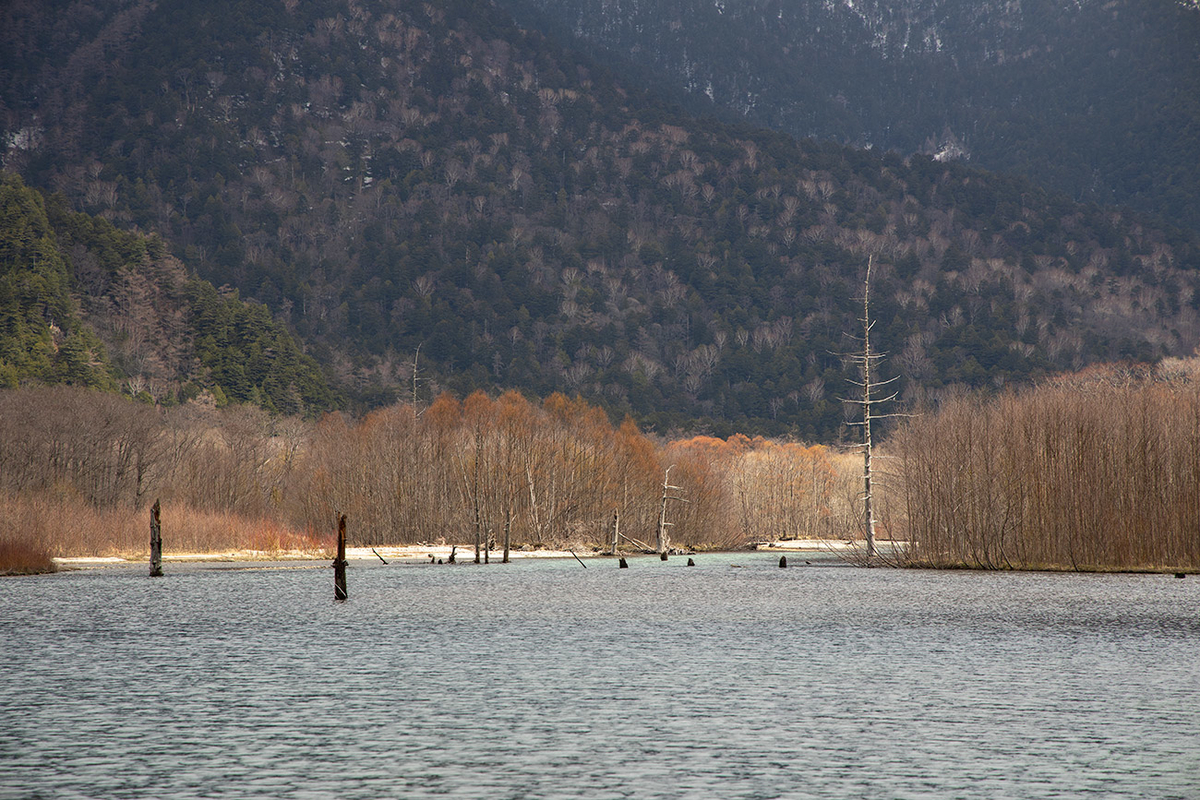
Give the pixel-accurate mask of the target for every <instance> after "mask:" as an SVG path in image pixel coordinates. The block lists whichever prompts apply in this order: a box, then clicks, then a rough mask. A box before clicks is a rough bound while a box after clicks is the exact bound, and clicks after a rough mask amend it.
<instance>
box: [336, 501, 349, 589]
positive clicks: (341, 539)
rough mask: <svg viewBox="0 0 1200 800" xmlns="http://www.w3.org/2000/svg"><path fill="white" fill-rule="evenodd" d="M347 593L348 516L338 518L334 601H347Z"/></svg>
mask: <svg viewBox="0 0 1200 800" xmlns="http://www.w3.org/2000/svg"><path fill="white" fill-rule="evenodd" d="M347 597H349V593H348V592H347V591H346V515H345V514H341V515H340V516H338V544H337V557H336V558H335V559H333V599H334V600H345V599H346V598H347Z"/></svg>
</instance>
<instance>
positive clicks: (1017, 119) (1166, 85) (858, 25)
mask: <svg viewBox="0 0 1200 800" xmlns="http://www.w3.org/2000/svg"><path fill="white" fill-rule="evenodd" d="M503 3H504V5H506V6H507V7H510V8H512V9H514V12H515V13H516V14H517V15H518V18H519V19H521V20H522V21H523V22H526V23H527V24H532V25H536V26H538V27H541V28H543V29H546V30H551V31H554V32H555V33H556V34H558V35H559V36H560V37H561V38H562V39H564V40H566V41H573V42H575V43H577V44H579V45H582V46H586V47H590V49H591V50H592V51H593V52H595V54H596V56H597V57H598V58H602V59H603V60H604V61H605V62H606V63H609V64H612V65H620V69H621V71H622V72H623V73H625V74H632V75H637V76H638V77H639V78H640V79H641V80H643V81H646V82H649V83H652V84H654V85H656V86H660V87H664V91H666V88H665V87H671V88H672V89H673V90H674V91H673V93H672V95H671V96H673V97H677V98H678V99H679V100H680V102H682V103H684V104H685V105H686V106H688V107H689V108H692V109H694V110H698V111H702V112H707V113H718V112H724V113H725V114H727V115H730V116H736V117H739V118H743V119H747V120H751V121H753V122H755V123H756V124H761V125H766V126H769V127H772V128H775V129H777V130H781V131H785V132H788V133H790V134H792V135H795V136H798V137H804V136H814V137H818V138H822V139H831V140H833V141H839V142H844V143H848V144H854V145H856V146H859V147H874V148H876V149H881V150H889V149H894V150H897V151H899V152H901V153H915V152H923V153H927V154H929V155H935V156H937V157H939V158H947V159H969V160H970V162H971V163H972V164H977V165H979V166H982V167H985V168H987V169H990V170H995V171H999V172H1009V173H1017V174H1022V175H1026V176H1028V177H1030V178H1032V179H1034V180H1036V181H1038V182H1039V183H1041V184H1042V185H1044V186H1047V187H1051V188H1054V189H1057V190H1059V191H1063V192H1066V193H1067V194H1069V195H1070V196H1071V197H1073V198H1075V199H1078V200H1085V201H1088V202H1097V203H1106V204H1113V203H1118V204H1122V205H1127V206H1130V207H1134V208H1137V209H1140V210H1143V211H1150V212H1153V213H1156V214H1159V215H1161V216H1163V217H1164V218H1167V219H1171V220H1174V221H1175V222H1177V223H1179V224H1183V225H1186V226H1189V227H1191V228H1192V229H1193V230H1196V229H1200V199H1198V198H1197V196H1196V191H1195V187H1196V186H1197V184H1198V183H1200V173H1198V172H1197V169H1200V167H1198V166H1197V165H1200V8H1197V6H1196V4H1195V3H1191V2H1177V0H1084V1H1083V2H1078V1H1077V0H1032V1H1030V0H1025V2H1000V0H966V2H957V3H945V2H939V0H887V1H886V2H883V1H882V0H855V2H836V3H835V2H824V3H821V2H814V1H813V0H808V1H807V2H805V1H804V0H800V1H799V2H790V3H789V2H780V0H736V1H735V2H711V0H503Z"/></svg>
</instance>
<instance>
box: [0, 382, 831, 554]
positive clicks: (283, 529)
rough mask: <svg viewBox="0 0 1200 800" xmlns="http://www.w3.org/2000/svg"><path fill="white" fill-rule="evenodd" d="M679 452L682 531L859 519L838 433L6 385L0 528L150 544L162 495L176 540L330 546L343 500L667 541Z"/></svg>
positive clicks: (90, 548) (468, 533) (559, 412)
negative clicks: (290, 413)
mask: <svg viewBox="0 0 1200 800" xmlns="http://www.w3.org/2000/svg"><path fill="white" fill-rule="evenodd" d="M672 465H673V466H674V471H673V472H672V473H671V483H672V484H675V485H677V486H679V487H680V488H679V490H678V492H676V494H678V495H679V496H680V497H681V498H682V499H683V500H684V501H686V502H672V503H671V505H670V508H669V510H668V518H669V521H670V523H671V528H670V538H671V543H672V545H673V546H675V547H685V548H706V547H721V548H727V547H733V546H736V545H739V544H742V543H744V542H747V541H749V540H752V539H771V538H803V537H814V536H821V537H826V536H846V535H849V532H850V531H851V530H852V528H853V519H852V517H851V516H849V515H847V514H846V513H844V512H845V510H847V509H848V508H849V504H848V503H847V502H846V500H845V495H846V490H845V487H844V486H843V485H842V483H843V481H839V479H837V478H836V477H835V472H836V470H835V468H834V465H833V461H832V460H831V458H830V455H829V454H828V453H827V452H826V451H825V449H824V448H820V447H813V448H806V447H804V446H803V445H793V444H778V443H773V442H769V441H766V440H762V439H756V440H753V441H751V440H749V439H746V438H745V437H734V438H732V439H730V440H729V441H722V440H719V439H709V438H698V439H693V440H689V441H687V442H680V443H675V444H666V445H665V444H662V443H659V442H656V441H654V440H652V439H651V438H649V437H647V436H645V435H643V434H642V433H640V432H639V431H638V429H637V427H636V426H635V425H634V424H633V423H632V422H628V421H627V422H626V423H624V424H622V425H619V426H618V425H613V424H612V423H611V422H610V421H609V419H608V418H607V417H606V416H605V415H604V413H603V412H602V411H600V410H599V409H598V408H596V407H593V406H591V405H589V404H588V403H586V402H584V401H582V400H578V399H576V400H571V399H568V398H566V397H564V396H563V395H559V394H556V395H552V396H551V397H550V398H548V399H547V400H546V401H545V402H543V403H541V404H535V403H532V402H530V401H529V400H527V399H525V398H524V397H523V396H522V395H520V394H518V393H516V392H508V393H506V394H504V395H501V396H500V397H499V398H496V399H493V398H490V397H488V396H486V395H484V394H483V393H475V394H473V395H471V396H470V397H468V398H466V399H465V400H462V401H459V400H457V399H454V398H453V397H450V396H442V397H440V398H438V399H437V400H436V401H435V402H434V403H433V404H432V405H430V406H429V407H428V408H418V407H416V406H413V405H409V404H399V405H395V406H392V407H390V408H385V409H381V410H378V411H375V412H372V413H371V414H369V415H367V416H366V417H364V418H362V419H360V420H351V419H348V418H346V417H344V416H342V415H337V414H333V415H329V416H327V417H326V418H324V419H323V420H321V421H320V422H317V423H308V422H304V421H301V420H298V419H291V418H278V417H274V418H273V417H270V416H268V415H267V414H265V413H263V412H261V411H259V410H256V409H253V408H250V407H233V408H227V409H223V410H218V409H215V408H213V407H211V406H204V405H199V404H188V405H185V406H182V407H176V408H171V409H162V408H155V407H153V406H148V405H144V404H140V403H134V402H132V401H129V400H125V399H122V398H119V397H116V396H114V395H108V394H102V393H98V392H92V391H87V390H81V389H73V388H67V387H58V388H39V389H25V390H14V391H7V392H0V526H3V528H4V529H5V530H8V531H14V532H23V533H22V535H23V536H24V537H25V538H26V539H32V540H35V541H37V542H39V543H41V544H43V545H44V546H45V547H46V548H47V549H48V550H49V551H50V552H51V553H52V554H54V555H93V554H97V555H102V554H111V553H140V552H142V551H144V550H145V549H146V547H147V542H148V537H147V532H146V518H145V513H144V512H145V510H146V507H147V506H148V504H149V503H150V502H152V501H153V500H154V499H155V498H160V499H161V500H162V503H163V525H164V531H165V533H164V536H165V537H166V540H167V542H168V549H169V550H170V549H175V550H176V551H177V552H178V551H179V550H195V551H221V550H230V549H257V550H276V549H319V548H321V547H322V546H324V544H325V539H326V538H327V537H328V535H329V532H330V531H331V530H332V526H333V521H334V520H335V519H336V518H337V515H338V514H345V515H346V516H347V517H348V518H349V520H350V527H351V539H352V542H353V543H357V544H361V545H366V544H406V543H417V542H434V541H438V540H444V541H446V542H451V543H456V544H468V543H471V542H472V541H474V540H475V539H476V537H478V539H479V540H480V541H482V542H484V543H491V545H492V546H493V547H496V548H499V547H501V546H502V545H503V543H504V541H506V540H508V541H511V544H512V546H513V547H517V546H520V545H532V546H554V545H558V546H561V545H571V546H578V547H598V548H603V549H607V547H608V546H609V545H610V543H611V541H612V531H613V526H614V523H619V530H620V532H621V534H622V536H623V537H624V538H622V540H621V546H622V547H625V548H632V549H636V548H637V545H636V544H635V543H638V542H640V543H646V544H647V546H650V544H649V543H651V542H653V541H654V539H655V533H656V529H657V525H658V517H659V511H660V504H661V493H662V483H663V478H664V472H665V470H666V468H667V467H669V466H672ZM838 509H841V511H839V510H838ZM840 525H844V526H845V527H846V528H847V530H846V531H839V530H838V527H839V526H840ZM6 535H7V534H6ZM14 535H15V534H14Z"/></svg>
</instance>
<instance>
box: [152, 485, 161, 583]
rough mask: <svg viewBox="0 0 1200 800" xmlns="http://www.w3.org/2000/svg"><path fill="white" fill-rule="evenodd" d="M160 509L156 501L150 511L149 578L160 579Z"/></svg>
mask: <svg viewBox="0 0 1200 800" xmlns="http://www.w3.org/2000/svg"><path fill="white" fill-rule="evenodd" d="M161 511H162V507H161V506H160V505H159V504H158V500H155V501H154V507H153V508H151V509H150V577H151V578H161V577H162V574H163V571H162V517H161V516H160V514H161Z"/></svg>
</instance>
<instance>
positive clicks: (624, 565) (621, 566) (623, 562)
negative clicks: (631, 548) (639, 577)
mask: <svg viewBox="0 0 1200 800" xmlns="http://www.w3.org/2000/svg"><path fill="white" fill-rule="evenodd" d="M617 567H618V568H619V569H629V562H628V561H626V560H625V559H624V558H622V559H621V560H620V561H619V562H617Z"/></svg>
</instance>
